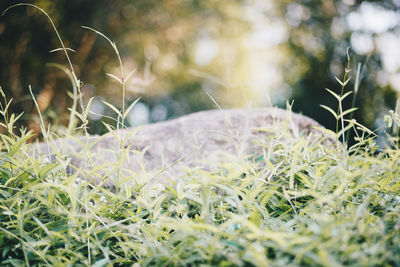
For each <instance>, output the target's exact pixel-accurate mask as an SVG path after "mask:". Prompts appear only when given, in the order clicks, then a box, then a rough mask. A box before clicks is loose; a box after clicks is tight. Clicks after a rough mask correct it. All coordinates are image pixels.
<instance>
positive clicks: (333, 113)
mask: <svg viewBox="0 0 400 267" xmlns="http://www.w3.org/2000/svg"><path fill="white" fill-rule="evenodd" d="M320 106H321V107H322V108H324V109H326V110H327V111H329V112H330V113H331V114H332V115H333V116H334V117H335V118H336V119H339V117H338V115H337V114H336V112H335V111H333V109H331V108H330V107H328V106H325V105H320Z"/></svg>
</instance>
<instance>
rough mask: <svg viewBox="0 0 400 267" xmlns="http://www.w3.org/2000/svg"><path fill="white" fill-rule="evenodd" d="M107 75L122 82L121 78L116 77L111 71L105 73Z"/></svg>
mask: <svg viewBox="0 0 400 267" xmlns="http://www.w3.org/2000/svg"><path fill="white" fill-rule="evenodd" d="M106 75H107V76H109V77H111V78H113V79H114V80H116V81H117V82H118V83H120V84H122V80H121V79H120V78H118V77H117V76H115V75H114V74H111V73H106Z"/></svg>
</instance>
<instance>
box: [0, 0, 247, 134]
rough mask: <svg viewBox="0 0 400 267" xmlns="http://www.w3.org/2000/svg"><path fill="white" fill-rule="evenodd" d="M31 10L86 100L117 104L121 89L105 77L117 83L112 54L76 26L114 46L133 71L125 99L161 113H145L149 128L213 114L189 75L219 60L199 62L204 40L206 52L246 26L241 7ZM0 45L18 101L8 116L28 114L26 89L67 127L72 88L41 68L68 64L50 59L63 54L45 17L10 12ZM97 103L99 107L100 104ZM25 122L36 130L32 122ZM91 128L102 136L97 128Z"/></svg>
mask: <svg viewBox="0 0 400 267" xmlns="http://www.w3.org/2000/svg"><path fill="white" fill-rule="evenodd" d="M15 3H16V2H15V1H11V0H10V1H1V3H0V9H1V10H2V11H4V10H5V9H6V8H7V7H8V6H10V5H12V4H15ZM30 3H33V4H36V5H38V6H39V7H41V8H43V9H44V10H46V11H47V12H48V13H49V15H50V17H51V18H52V19H53V20H54V22H55V24H56V26H57V28H58V30H59V31H60V33H61V36H62V37H63V40H64V42H65V43H66V45H67V47H70V48H72V49H74V50H76V52H75V53H70V54H71V57H72V61H73V64H74V68H75V70H76V72H77V75H78V77H79V78H80V79H81V80H82V81H83V83H84V85H83V87H82V91H83V93H84V94H85V97H84V98H85V99H86V100H87V99H88V98H89V97H91V96H95V95H96V96H101V98H102V99H106V100H107V101H109V102H111V103H113V104H115V105H121V100H120V99H121V89H120V88H119V86H118V84H117V83H115V82H113V80H112V79H110V78H109V77H107V76H106V75H104V74H105V72H108V73H113V74H115V75H117V76H119V68H118V62H117V60H116V56H115V55H114V54H113V51H112V48H111V47H110V46H109V44H108V43H107V42H106V41H105V40H104V39H103V38H101V37H99V36H97V35H96V34H95V33H93V32H91V31H88V30H85V29H82V28H81V25H85V26H90V27H92V28H94V29H97V30H99V31H101V32H102V33H104V34H106V35H107V36H109V37H110V38H111V39H112V40H113V41H115V42H116V43H117V46H118V47H119V49H120V52H121V55H122V59H123V63H124V66H125V68H126V69H125V72H128V71H131V70H132V69H135V68H137V69H138V71H137V73H136V74H135V77H134V78H133V79H131V82H130V83H129V84H128V86H127V92H128V100H129V101H133V100H134V99H135V98H137V97H138V96H143V98H142V102H145V103H146V104H147V105H148V107H150V108H152V107H156V108H158V109H157V110H158V112H157V110H156V112H155V113H154V114H156V115H154V114H153V113H150V115H154V116H150V117H149V120H150V121H154V120H159V119H165V118H166V117H174V116H178V115H182V114H184V113H189V112H193V111H197V110H201V109H206V108H210V107H212V106H213V105H214V104H213V103H212V101H211V100H210V99H209V97H208V96H207V94H206V93H204V92H203V91H202V90H201V83H202V80H203V78H201V77H199V76H196V75H193V73H191V72H190V70H191V69H193V68H197V67H199V68H200V69H201V65H204V66H205V67H207V66H208V65H209V64H210V63H211V61H212V60H214V58H215V56H216V55H215V54H213V55H210V54H207V52H208V51H203V54H204V55H201V57H200V58H197V59H196V55H195V51H196V49H198V48H197V46H198V43H199V41H201V40H205V43H203V45H204V44H205V45H206V47H205V48H206V50H207V49H208V48H209V46H210V45H211V46H213V45H214V46H215V44H217V43H218V42H219V41H222V40H223V41H224V42H226V43H229V42H230V40H231V39H232V38H237V34H238V33H240V32H244V31H245V30H246V29H247V27H248V26H247V23H246V21H244V20H243V19H242V18H241V13H240V3H241V1H228V0H224V1H215V0H202V1H196V0H192V1H176V0H164V1H156V0H139V1H129V0H119V1H113V2H112V4H110V1H106V0H99V1H96V2H95V3H94V2H90V1H83V0H82V1H79V0H77V1H66V0H56V1H50V0H35V1H30ZM226 28H229V30H228V31H227V30H226ZM207 41H209V43H207ZM231 43H236V42H235V41H232V42H231ZM0 44H1V49H0V64H1V65H0V81H1V82H0V84H1V86H2V87H3V89H4V90H5V91H6V93H7V95H8V96H10V97H13V98H14V99H15V100H16V103H17V105H14V106H13V108H14V110H13V111H17V112H20V111H25V112H26V113H27V114H32V111H33V106H32V101H31V100H30V98H29V97H27V95H28V91H27V88H28V84H31V85H32V87H33V88H34V91H35V93H36V94H37V97H38V102H39V106H40V108H41V110H42V111H44V113H45V115H46V117H47V118H48V119H50V120H52V121H54V122H55V123H56V124H66V120H67V119H68V114H67V112H66V107H67V106H70V103H71V100H70V99H69V98H68V97H67V94H66V91H67V90H70V89H71V85H70V84H69V81H68V78H67V77H66V75H65V74H64V73H62V72H61V71H59V70H57V69H55V68H49V67H46V63H48V62H57V63H60V64H64V65H65V63H66V60H65V55H64V54H63V52H54V53H49V51H50V50H52V49H54V48H58V47H60V43H59V41H58V40H57V38H56V35H55V34H54V32H53V29H52V28H51V25H50V24H49V22H48V21H47V18H46V17H45V16H44V15H43V14H41V13H40V12H39V11H38V10H36V9H34V8H31V7H22V6H18V7H15V8H13V9H11V10H10V11H9V12H7V13H6V14H5V16H3V17H1V18H0ZM211 53H212V51H211ZM197 57H198V56H197ZM196 61H199V62H200V63H198V62H196ZM199 65H200V66H199ZM97 104H98V105H101V101H98V102H97ZM160 105H161V107H163V108H164V110H162V109H160ZM97 108H98V110H102V108H101V107H97ZM99 108H100V109H99ZM157 114H158V115H157ZM24 118H25V119H26V120H27V121H28V122H30V124H31V127H33V128H35V127H36V130H38V124H37V118H36V116H34V117H33V118H32V117H30V116H25V117H24ZM35 118H36V120H35ZM93 118H95V116H94V117H93ZM95 119H96V118H95ZM95 124H96V123H95ZM93 127H94V128H96V130H99V129H97V127H98V125H97V126H96V125H93ZM100 130H101V129H100Z"/></svg>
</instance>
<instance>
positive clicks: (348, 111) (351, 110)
mask: <svg viewBox="0 0 400 267" xmlns="http://www.w3.org/2000/svg"><path fill="white" fill-rule="evenodd" d="M357 109H358V108H350V109H348V110H345V111H343V112H342V113H341V114H340V115H339V118H341V117H344V116H346V115H347V114H349V113H351V112H353V111H356V110H357Z"/></svg>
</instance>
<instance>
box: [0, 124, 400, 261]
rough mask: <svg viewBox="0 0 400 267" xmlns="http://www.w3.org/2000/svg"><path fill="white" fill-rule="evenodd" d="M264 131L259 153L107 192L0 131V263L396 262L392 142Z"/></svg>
mask: <svg viewBox="0 0 400 267" xmlns="http://www.w3.org/2000/svg"><path fill="white" fill-rule="evenodd" d="M287 123H290V122H286V124H287ZM269 130H271V129H269ZM273 132H275V133H276V134H275V135H273V136H269V137H268V138H267V139H266V140H260V146H261V147H262V148H263V151H264V153H263V154H261V155H255V156H253V157H251V158H248V159H243V158H239V157H236V156H235V155H231V156H230V157H226V158H220V161H219V162H217V163H215V168H213V169H212V170H211V171H205V170H198V169H197V170H196V169H192V170H189V171H187V174H186V175H183V176H181V177H177V178H176V179H174V180H172V181H170V182H167V183H165V184H146V185H145V186H143V183H140V182H137V183H132V178H131V179H128V180H131V182H126V183H124V184H121V185H120V187H119V189H118V190H117V191H114V192H113V191H112V190H111V191H110V189H106V188H102V187H101V186H96V185H90V184H87V183H86V182H84V181H82V180H79V179H78V178H79V176H80V174H79V172H78V173H76V174H74V175H70V174H67V173H66V172H65V169H64V168H63V167H62V166H63V165H62V160H61V159H57V161H56V162H54V163H51V162H49V161H48V160H47V156H40V157H36V158H32V157H27V153H28V152H29V149H30V148H29V145H28V144H26V143H25V142H24V141H25V140H26V139H27V136H29V134H26V133H23V132H22V133H21V134H20V135H19V136H17V135H16V134H13V135H9V136H5V135H3V136H2V138H3V140H6V142H5V143H4V144H5V147H4V148H3V150H4V149H5V153H3V154H2V155H1V159H0V171H1V184H0V209H1V212H0V217H1V219H0V222H1V226H0V233H1V234H0V251H1V255H0V264H1V265H10V266H11V265H13V266H16V265H33V266H36V265H44V264H46V265H76V266H80V265H88V264H91V265H93V266H113V265H117V266H118V265H131V264H133V263H138V264H140V265H143V266H154V265H156V266H188V265H210V266H214V265H221V266H265V265H266V264H268V265H270V266H282V265H286V266H305V265H306V266H343V265H344V266H354V265H360V266H396V264H398V262H400V238H399V237H400V223H399V220H398V218H399V216H400V198H399V195H400V181H399V178H398V177H399V175H400V167H399V166H400V164H399V161H400V151H399V149H397V148H393V149H391V148H387V149H386V150H385V151H383V152H381V153H379V154H377V155H375V154H374V153H375V151H376V145H375V143H374V140H373V138H365V139H363V140H360V141H359V142H360V143H363V144H364V145H363V146H362V147H358V148H356V149H354V150H353V153H352V154H349V152H348V151H347V150H346V149H345V148H344V147H343V148H339V149H338V148H337V147H336V146H335V145H330V144H329V143H328V140H327V139H324V138H319V139H316V140H310V139H309V138H308V137H306V136H302V135H301V134H298V135H293V133H291V132H289V130H288V128H287V126H285V124H283V125H277V126H276V128H275V129H273ZM17 144H18V145H17ZM263 144H268V145H263ZM96 172H97V173H98V175H101V167H100V168H99V169H97V170H94V171H92V173H96ZM121 178H125V177H121ZM138 179H139V178H138Z"/></svg>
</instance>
